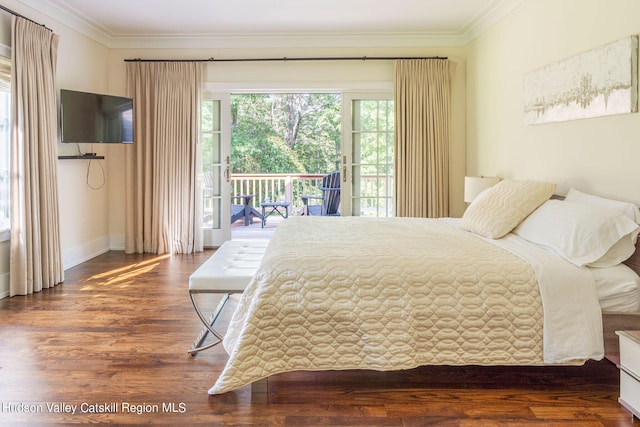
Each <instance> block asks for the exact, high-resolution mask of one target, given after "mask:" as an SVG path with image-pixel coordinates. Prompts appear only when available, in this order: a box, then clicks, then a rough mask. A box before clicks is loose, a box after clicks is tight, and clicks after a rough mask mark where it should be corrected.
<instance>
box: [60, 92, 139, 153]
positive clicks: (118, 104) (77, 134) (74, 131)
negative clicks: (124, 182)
mask: <svg viewBox="0 0 640 427" xmlns="http://www.w3.org/2000/svg"><path fill="white" fill-rule="evenodd" d="M60 127H61V140H62V142H74V143H126V144H131V143H133V99H131V98H126V97H122V96H112V95H101V94H97V93H89V92H78V91H74V90H67V89H62V90H61V91H60Z"/></svg>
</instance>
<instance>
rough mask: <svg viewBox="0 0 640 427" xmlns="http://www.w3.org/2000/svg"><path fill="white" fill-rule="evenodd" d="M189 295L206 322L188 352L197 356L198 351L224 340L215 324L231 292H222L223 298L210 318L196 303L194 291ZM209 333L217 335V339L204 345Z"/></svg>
mask: <svg viewBox="0 0 640 427" xmlns="http://www.w3.org/2000/svg"><path fill="white" fill-rule="evenodd" d="M189 297H190V298H191V303H192V304H193V308H195V310H196V313H197V314H198V317H199V318H200V321H201V322H202V323H203V324H204V328H203V329H202V331H201V332H200V334H199V335H198V337H197V338H196V341H195V342H194V343H193V347H192V348H191V349H190V350H189V352H188V353H189V354H190V355H191V356H195V355H196V354H197V353H198V352H200V351H202V350H206V349H208V348H211V347H213V346H214V345H217V344H219V343H220V342H222V335H221V334H220V333H218V332H217V331H216V330H215V329H213V324H214V323H215V322H216V320H217V319H218V316H219V315H220V313H221V312H222V309H223V308H224V305H225V304H226V303H227V301H228V300H229V294H222V299H221V300H220V302H219V303H218V306H217V307H216V310H215V311H214V312H213V314H212V315H211V317H210V318H209V320H207V319H205V317H204V316H203V314H202V312H201V311H200V308H199V307H198V305H197V304H196V300H195V295H194V293H192V292H189ZM209 334H212V335H213V336H214V337H216V340H215V341H214V342H212V343H210V344H207V345H205V346H203V345H202V343H203V342H204V340H205V339H206V338H207V336H208V335H209Z"/></svg>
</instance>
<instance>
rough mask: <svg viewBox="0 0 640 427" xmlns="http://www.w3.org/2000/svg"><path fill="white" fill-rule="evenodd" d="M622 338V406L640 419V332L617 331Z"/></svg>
mask: <svg viewBox="0 0 640 427" xmlns="http://www.w3.org/2000/svg"><path fill="white" fill-rule="evenodd" d="M616 334H617V335H618V336H619V337H620V399H618V401H619V402H620V404H621V405H622V406H623V407H624V408H625V409H627V410H628V411H629V412H631V413H632V414H633V415H635V416H636V417H637V418H640V331H616Z"/></svg>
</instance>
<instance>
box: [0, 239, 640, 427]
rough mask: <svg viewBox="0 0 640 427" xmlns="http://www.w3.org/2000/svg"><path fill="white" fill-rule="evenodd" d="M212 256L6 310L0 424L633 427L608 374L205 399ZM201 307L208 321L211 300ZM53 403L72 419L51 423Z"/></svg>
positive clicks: (84, 273)
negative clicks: (194, 281) (205, 268)
mask: <svg viewBox="0 0 640 427" xmlns="http://www.w3.org/2000/svg"><path fill="white" fill-rule="evenodd" d="M211 254H212V251H210V250H209V251H205V252H204V253H200V254H194V255H173V256H157V255H151V254H145V255H125V254H124V253H122V252H109V253H106V254H104V255H101V256H99V257H97V258H94V259H92V260H90V261H88V262H86V263H84V264H82V265H80V266H77V267H74V268H72V269H70V270H67V271H66V272H65V283H64V284H62V285H60V286H57V287H55V288H52V289H48V290H45V291H43V292H40V293H38V294H35V295H31V296H27V297H13V298H5V299H3V300H0V424H2V425H6V424H8V423H15V424H24V425H34V424H39V425H48V424H59V425H67V424H75V423H99V424H109V423H114V424H144V423H154V424H160V423H161V424H168V425H265V426H303V425H304V426H315V425H345V426H347V425H354V426H357V425H367V426H375V425H383V426H394V425H398V426H418V425H420V426H422V425H447V426H467V425H469V426H476V425H482V426H491V425H496V426H498V425H499V426H510V425H514V426H516V425H517V426H522V425H553V426H564V425H567V426H569V425H573V426H575V425H579V426H631V425H636V426H637V425H640V423H638V422H637V420H635V424H634V420H633V419H632V418H631V417H630V415H629V413H627V412H626V411H625V410H624V409H622V408H621V407H620V405H619V404H618V402H617V399H618V394H619V384H618V381H619V377H618V370H617V369H616V367H615V366H614V365H613V364H612V363H610V362H608V361H600V362H593V361H592V362H588V363H587V364H585V365H584V366H580V367H474V366H470V367H446V366H443V367H421V368H417V369H413V370H408V371H402V372H371V371H342V372H339V371H328V372H293V373H286V374H279V375H275V376H274V377H272V378H271V379H270V380H269V390H268V393H267V394H266V395H263V396H252V395H251V393H250V390H249V388H248V387H245V388H243V389H240V390H237V391H235V392H231V393H227V394H224V395H220V396H209V395H208V394H207V390H208V389H209V388H210V387H211V386H212V385H213V384H214V382H215V380H216V378H217V377H218V375H219V374H220V372H221V370H222V369H223V367H224V364H225V362H226V360H227V355H226V353H225V352H224V349H223V348H222V346H216V347H214V348H212V349H209V350H206V351H204V352H202V353H200V354H198V355H197V356H196V357H191V356H189V354H188V353H187V350H188V349H189V348H190V347H191V345H192V344H193V340H194V339H195V337H196V336H197V334H198V333H199V332H200V330H201V324H200V322H199V320H198V318H197V316H196V314H195V312H194V310H193V307H192V306H191V302H190V300H189V297H188V293H187V289H188V277H189V275H190V274H191V273H192V272H193V271H194V270H195V269H196V268H197V267H198V266H199V265H200V264H201V263H202V262H203V261H204V260H205V259H206V258H208V257H209V256H210V255H211ZM203 298H204V300H203V303H204V305H205V306H208V307H211V308H213V307H215V305H216V302H217V299H216V298H217V297H216V296H212V295H203ZM237 298H238V296H233V297H232V298H231V301H230V303H229V304H228V307H227V309H226V310H225V312H224V314H223V316H222V317H221V318H220V320H219V323H218V324H217V327H218V328H220V329H222V330H223V329H224V327H225V325H226V324H227V322H228V319H229V317H230V314H231V311H232V310H233V308H234V306H235V304H236V303H237ZM60 402H63V403H66V404H67V405H75V406H76V413H75V414H71V413H60V412H56V411H55V410H54V409H55V404H56V403H60ZM110 408H115V410H110ZM40 409H41V410H40Z"/></svg>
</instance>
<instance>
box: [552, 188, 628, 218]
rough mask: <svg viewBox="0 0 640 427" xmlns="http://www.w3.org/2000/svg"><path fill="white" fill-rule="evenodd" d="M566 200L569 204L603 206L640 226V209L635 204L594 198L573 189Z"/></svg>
mask: <svg viewBox="0 0 640 427" xmlns="http://www.w3.org/2000/svg"><path fill="white" fill-rule="evenodd" d="M565 200H566V201H568V202H575V203H585V204H589V205H595V206H602V207H604V208H609V209H613V210H614V211H618V212H621V213H623V214H625V215H627V216H628V217H629V218H631V219H632V220H633V221H635V223H636V224H640V209H638V207H637V206H636V205H634V204H633V203H628V202H621V201H619V200H612V199H606V198H604V197H600V196H594V195H592V194H587V193H583V192H581V191H578V190H576V189H575V188H571V189H570V190H569V192H568V193H567V197H565Z"/></svg>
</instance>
